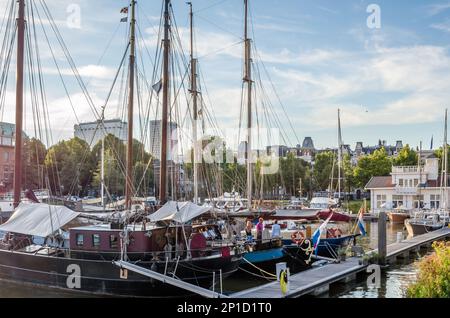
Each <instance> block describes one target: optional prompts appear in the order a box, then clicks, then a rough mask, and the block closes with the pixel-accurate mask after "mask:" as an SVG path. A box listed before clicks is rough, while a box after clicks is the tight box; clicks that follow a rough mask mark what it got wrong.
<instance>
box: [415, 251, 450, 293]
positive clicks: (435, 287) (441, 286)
mask: <svg viewBox="0 0 450 318" xmlns="http://www.w3.org/2000/svg"><path fill="white" fill-rule="evenodd" d="M433 249H434V251H435V252H434V253H433V255H431V256H428V257H426V258H425V259H423V260H422V261H421V262H420V263H419V274H418V279H417V282H416V283H415V284H413V285H411V286H410V287H409V288H408V297H410V298H450V244H449V243H444V242H435V243H433Z"/></svg>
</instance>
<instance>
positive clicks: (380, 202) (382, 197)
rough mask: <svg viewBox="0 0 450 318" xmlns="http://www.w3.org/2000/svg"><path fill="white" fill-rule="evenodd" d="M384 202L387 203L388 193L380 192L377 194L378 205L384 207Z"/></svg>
mask: <svg viewBox="0 0 450 318" xmlns="http://www.w3.org/2000/svg"><path fill="white" fill-rule="evenodd" d="M383 204H386V195H385V194H378V195H377V207H378V208H382V207H384V206H382V205H383Z"/></svg>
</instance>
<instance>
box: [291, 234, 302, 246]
mask: <svg viewBox="0 0 450 318" xmlns="http://www.w3.org/2000/svg"><path fill="white" fill-rule="evenodd" d="M291 239H292V242H294V243H295V244H297V245H300V244H302V243H303V241H304V240H305V234H303V232H300V231H297V232H294V233H292V235H291Z"/></svg>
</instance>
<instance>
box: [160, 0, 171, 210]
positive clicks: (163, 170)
mask: <svg viewBox="0 0 450 318" xmlns="http://www.w3.org/2000/svg"><path fill="white" fill-rule="evenodd" d="M164 2H165V4H164V62H163V104H162V121H161V160H160V173H159V201H160V202H161V203H162V204H163V203H165V202H166V199H167V198H166V194H167V142H168V140H167V128H168V123H167V118H168V109H169V81H170V78H169V75H170V74H169V63H170V61H169V54H170V39H169V32H170V16H169V6H170V0H164Z"/></svg>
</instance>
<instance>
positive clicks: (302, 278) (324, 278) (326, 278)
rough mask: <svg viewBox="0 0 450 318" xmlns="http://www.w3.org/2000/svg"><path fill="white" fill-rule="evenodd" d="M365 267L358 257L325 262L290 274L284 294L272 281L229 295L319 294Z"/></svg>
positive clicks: (269, 296) (283, 296)
mask: <svg viewBox="0 0 450 318" xmlns="http://www.w3.org/2000/svg"><path fill="white" fill-rule="evenodd" d="M366 267H367V266H366V265H363V264H362V263H361V262H360V259H359V258H356V257H352V258H350V259H348V260H346V261H345V262H341V263H337V264H327V265H324V266H322V267H316V268H313V269H309V270H306V271H304V272H300V273H298V274H295V275H292V276H291V277H290V278H289V286H290V288H289V292H288V294H286V295H283V294H282V293H281V289H280V283H279V282H272V283H269V284H266V285H262V286H259V287H255V288H251V289H247V290H244V291H241V292H237V293H234V294H231V295H229V296H230V297H231V298H290V297H300V296H303V295H307V294H310V293H313V294H314V293H316V294H321V293H324V292H326V291H327V290H328V287H329V285H330V284H332V283H335V282H338V281H340V280H345V279H347V277H352V276H354V275H356V274H357V273H358V272H360V271H363V270H364V269H365V268H366Z"/></svg>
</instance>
